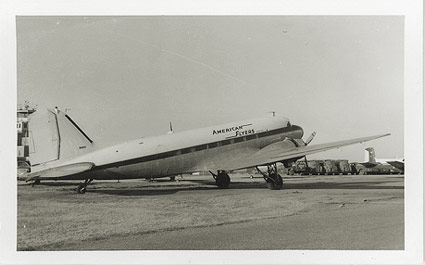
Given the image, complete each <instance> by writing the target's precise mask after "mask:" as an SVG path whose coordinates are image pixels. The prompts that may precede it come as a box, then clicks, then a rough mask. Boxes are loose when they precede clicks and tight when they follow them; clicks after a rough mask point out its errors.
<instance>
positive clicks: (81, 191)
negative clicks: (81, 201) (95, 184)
mask: <svg viewBox="0 0 425 265" xmlns="http://www.w3.org/2000/svg"><path fill="white" fill-rule="evenodd" d="M92 181H93V179H86V180H85V181H84V183H80V184H79V185H78V187H77V193H79V194H84V193H86V191H87V185H89V184H90V183H91V182H92Z"/></svg>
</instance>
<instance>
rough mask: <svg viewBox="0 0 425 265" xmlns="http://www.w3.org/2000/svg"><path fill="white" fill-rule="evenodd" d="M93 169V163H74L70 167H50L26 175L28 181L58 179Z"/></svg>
mask: <svg viewBox="0 0 425 265" xmlns="http://www.w3.org/2000/svg"><path fill="white" fill-rule="evenodd" d="M93 167H94V163H91V162H81V163H75V164H70V165H64V166H58V167H52V168H48V169H44V170H40V171H37V172H33V173H30V174H28V177H29V178H28V179H27V181H29V180H33V179H49V178H52V179H54V178H60V177H65V176H70V175H75V174H79V173H83V172H86V171H89V170H91V169H92V168H93Z"/></svg>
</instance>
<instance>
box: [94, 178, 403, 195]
mask: <svg viewBox="0 0 425 265" xmlns="http://www.w3.org/2000/svg"><path fill="white" fill-rule="evenodd" d="M197 182H201V183H203V184H206V185H208V186H194V185H185V184H182V186H173V187H163V188H161V187H154V188H152V187H141V188H133V187H132V188H129V189H125V188H124V189H123V188H117V189H110V188H108V189H103V188H102V187H99V188H97V189H94V190H90V188H89V189H88V191H87V192H95V193H100V194H108V195H119V196H150V195H171V194H175V193H177V192H181V191H203V190H204V191H207V190H218V188H217V187H216V186H215V184H214V182H211V181H197ZM384 183H388V182H385V181H382V182H381V181H376V182H355V183H352V182H343V183H339V182H338V183H337V182H319V183H306V184H294V183H287V184H285V183H284V184H283V188H282V189H281V191H285V190H303V189H304V190H307V189H372V190H373V189H375V190H394V189H404V187H403V186H391V185H389V186H381V184H384ZM249 189H267V187H266V184H265V183H259V182H252V183H250V182H232V183H231V185H230V187H229V188H228V189H227V190H249ZM273 192H276V191H273Z"/></svg>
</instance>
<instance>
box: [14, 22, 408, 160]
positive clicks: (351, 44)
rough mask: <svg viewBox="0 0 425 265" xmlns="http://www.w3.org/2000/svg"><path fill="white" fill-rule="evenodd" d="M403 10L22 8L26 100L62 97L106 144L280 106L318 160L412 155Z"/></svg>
mask: <svg viewBox="0 0 425 265" xmlns="http://www.w3.org/2000/svg"><path fill="white" fill-rule="evenodd" d="M403 24H404V23H403V17H401V16H397V17H396V16H392V17H391V16H369V17H367V16H351V17H347V16H333V17H332V16H310V17H308V16H272V17H271V16H228V17H220V16H210V17H208V16H194V17H171V16H157V17H18V18H17V46H18V91H17V92H18V103H23V102H24V101H25V100H29V101H30V102H31V103H32V104H34V105H35V104H37V105H38V108H39V109H43V108H47V107H49V108H52V107H54V106H58V107H59V108H60V109H62V110H65V109H70V110H68V113H69V114H70V116H71V117H72V118H73V119H74V120H75V121H76V122H77V123H78V124H79V125H80V127H82V128H83V130H84V131H85V132H86V133H87V134H88V135H89V136H90V137H91V138H92V139H93V140H94V141H95V142H96V144H98V145H99V146H106V145H109V144H114V143H118V142H122V141H125V140H128V139H134V138H137V137H140V136H152V135H158V134H165V133H166V132H167V131H168V122H169V121H172V123H173V128H174V130H175V131H182V130H187V129H192V128H198V127H203V126H209V125H215V124H220V123H224V122H229V121H236V120H240V119H249V118H253V117H262V116H267V115H270V114H269V113H268V112H271V111H276V113H277V115H281V116H285V117H288V118H289V119H290V120H291V123H293V124H297V125H300V126H302V127H303V128H304V131H305V134H306V135H305V137H304V138H307V137H308V135H309V134H310V133H311V132H312V131H313V130H314V131H316V132H317V136H316V139H315V140H314V142H313V143H324V142H329V141H336V140H343V139H349V138H356V137H362V136H370V135H375V134H381V133H388V132H389V133H391V134H392V135H391V136H390V137H386V138H382V139H379V140H376V141H373V142H369V143H366V144H364V145H360V144H359V145H355V146H352V147H345V148H342V149H338V150H335V151H328V152H325V153H321V154H317V155H314V156H311V158H341V159H342V158H346V159H350V161H363V159H364V148H365V147H369V146H373V147H375V152H376V156H377V158H380V157H382V158H391V157H403V147H404V145H403V129H404V127H403V92H404V90H403V82H404V80H403V75H404V73H403V68H404V65H403V60H404V57H403V52H404V51H403V42H404V39H403V34H404V31H403Z"/></svg>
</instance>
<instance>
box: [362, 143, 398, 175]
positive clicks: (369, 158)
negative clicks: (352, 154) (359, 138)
mask: <svg viewBox="0 0 425 265" xmlns="http://www.w3.org/2000/svg"><path fill="white" fill-rule="evenodd" d="M359 164H362V165H364V166H365V167H368V168H370V167H375V166H377V165H380V164H382V165H391V166H393V167H395V168H397V169H399V170H401V171H404V159H398V158H396V159H394V158H385V159H384V158H380V159H377V158H376V156H375V149H374V148H373V147H368V148H366V149H365V162H363V163H359Z"/></svg>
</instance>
